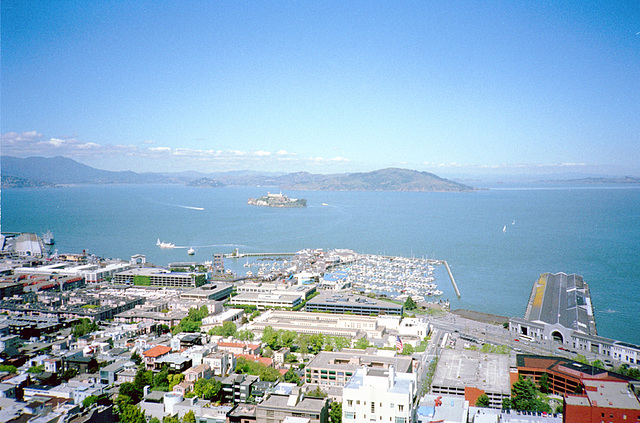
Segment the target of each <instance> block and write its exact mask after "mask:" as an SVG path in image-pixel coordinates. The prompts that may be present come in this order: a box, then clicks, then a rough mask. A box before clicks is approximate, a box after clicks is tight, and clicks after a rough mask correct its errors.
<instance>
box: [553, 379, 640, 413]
mask: <svg viewBox="0 0 640 423" xmlns="http://www.w3.org/2000/svg"><path fill="white" fill-rule="evenodd" d="M582 384H583V386H584V389H585V393H584V394H583V395H567V396H566V397H565V399H564V411H563V414H564V423H638V422H640V401H638V398H637V397H636V396H635V394H634V393H633V391H632V390H631V389H630V387H629V384H628V383H627V382H622V381H604V380H583V381H582Z"/></svg>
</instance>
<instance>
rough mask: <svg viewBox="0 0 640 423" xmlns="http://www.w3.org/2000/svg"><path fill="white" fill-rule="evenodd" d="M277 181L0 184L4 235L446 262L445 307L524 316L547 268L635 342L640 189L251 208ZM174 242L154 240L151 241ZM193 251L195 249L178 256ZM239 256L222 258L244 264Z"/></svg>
mask: <svg viewBox="0 0 640 423" xmlns="http://www.w3.org/2000/svg"><path fill="white" fill-rule="evenodd" d="M267 191H272V192H279V190H278V189H276V188H274V187H224V188H192V187H185V186H177V185H104V186H93V185H92V186H72V187H58V188H38V189H4V190H2V194H1V195H2V210H1V211H2V215H1V219H2V221H1V223H2V231H3V232H34V233H38V234H42V233H44V232H46V231H47V230H50V231H52V232H53V234H54V236H55V239H56V245H55V248H56V249H57V250H58V251H59V252H60V253H80V252H82V251H83V250H86V252H87V253H91V254H96V255H98V256H101V257H111V258H122V259H128V258H129V257H130V256H131V255H133V254H144V255H146V256H147V261H149V262H151V263H154V264H157V265H161V266H164V265H167V264H168V263H170V262H176V261H195V260H197V261H205V260H211V259H212V255H213V254H214V253H229V252H231V251H233V249H234V248H238V249H239V250H240V252H247V253H249V252H264V253H280V252H290V253H293V252H295V251H297V250H301V249H304V248H323V249H325V250H329V249H334V248H347V249H352V250H355V251H356V252H358V253H367V254H385V255H397V256H404V257H425V258H433V259H442V260H447V262H448V263H449V265H450V267H451V270H452V272H453V275H454V277H455V279H456V282H457V284H458V287H459V289H460V291H461V293H462V297H461V298H460V299H458V298H457V297H456V296H455V294H454V292H453V289H452V286H451V282H450V281H449V278H448V276H447V274H446V271H444V269H442V268H441V267H440V268H438V269H437V271H436V278H437V280H436V283H437V284H438V289H440V290H442V291H444V293H445V294H444V296H443V298H448V299H449V300H450V302H451V308H452V309H456V308H468V309H471V310H476V311H482V312H487V313H493V314H498V315H502V316H507V317H511V316H520V317H522V316H523V315H524V312H525V308H526V304H527V301H528V298H529V295H530V293H531V289H532V286H533V283H534V281H535V280H536V279H537V278H538V276H539V275H540V274H541V273H544V272H553V273H555V272H565V273H567V274H570V273H577V274H580V275H582V276H583V277H584V280H585V282H587V283H588V284H589V286H590V288H591V298H592V303H593V305H594V308H595V315H596V324H597V328H598V334H599V335H601V336H606V337H610V338H613V339H619V340H624V341H627V342H632V343H635V344H640V331H639V330H638V324H639V323H640V189H634V188H624V189H622V188H615V187H613V188H580V187H578V188H562V189H548V188H545V189H492V190H487V191H479V192H473V193H416V192H321V191H297V192H296V191H287V192H284V194H286V195H288V196H290V197H292V198H305V199H307V203H308V207H306V208H290V209H282V208H264V207H255V206H249V205H247V199H248V198H249V197H259V196H262V195H266V193H267ZM158 239H160V240H161V241H165V242H171V243H174V244H175V245H176V246H177V247H181V248H175V249H160V248H159V247H158V246H156V241H157V240H158ZM189 247H193V248H194V249H195V250H196V254H195V256H189V255H187V249H188V248H189ZM243 260H245V259H239V260H233V259H226V260H225V266H226V267H228V268H232V269H234V270H236V271H238V272H239V273H241V272H243V271H246V269H244V270H243V267H242V264H243V263H245V262H244V261H243Z"/></svg>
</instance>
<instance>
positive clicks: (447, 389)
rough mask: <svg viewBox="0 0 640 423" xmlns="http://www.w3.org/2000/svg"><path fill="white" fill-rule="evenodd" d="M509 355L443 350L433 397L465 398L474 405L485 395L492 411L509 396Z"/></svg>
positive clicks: (433, 386) (433, 383) (435, 377)
mask: <svg viewBox="0 0 640 423" xmlns="http://www.w3.org/2000/svg"><path fill="white" fill-rule="evenodd" d="M509 375H510V370H509V356H508V355H505V354H488V353H482V352H480V351H472V350H463V351H457V350H443V351H442V354H441V355H440V359H439V361H438V367H437V369H436V371H435V374H434V375H433V382H432V384H431V393H432V394H442V395H454V396H460V397H464V398H465V399H466V400H467V401H469V403H470V404H475V403H476V400H477V398H478V397H479V396H480V395H481V394H483V393H484V394H487V396H488V397H489V403H490V407H491V408H501V407H502V400H503V399H504V398H509V397H510V396H511V381H510V376H509Z"/></svg>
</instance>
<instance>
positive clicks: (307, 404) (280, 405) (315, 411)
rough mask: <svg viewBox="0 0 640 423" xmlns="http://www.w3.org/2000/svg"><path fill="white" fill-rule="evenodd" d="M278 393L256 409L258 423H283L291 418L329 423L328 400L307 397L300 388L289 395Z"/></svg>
mask: <svg viewBox="0 0 640 423" xmlns="http://www.w3.org/2000/svg"><path fill="white" fill-rule="evenodd" d="M278 392H279V391H276V392H274V393H272V394H270V395H268V396H267V397H266V398H265V399H263V400H262V402H261V403H260V404H258V405H257V407H256V423H282V422H284V421H285V420H287V419H291V418H302V419H306V421H308V422H309V423H327V422H328V420H329V401H327V399H326V398H316V397H308V396H305V395H304V393H303V391H302V389H301V388H300V387H297V386H296V387H291V389H290V390H289V391H288V393H278Z"/></svg>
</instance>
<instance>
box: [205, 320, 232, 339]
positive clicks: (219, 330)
mask: <svg viewBox="0 0 640 423" xmlns="http://www.w3.org/2000/svg"><path fill="white" fill-rule="evenodd" d="M237 330H238V328H237V327H236V324H235V323H233V322H224V323H223V324H222V326H216V327H214V328H213V329H211V330H210V331H209V335H214V336H224V337H229V336H233V335H235V333H236V331H237Z"/></svg>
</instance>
